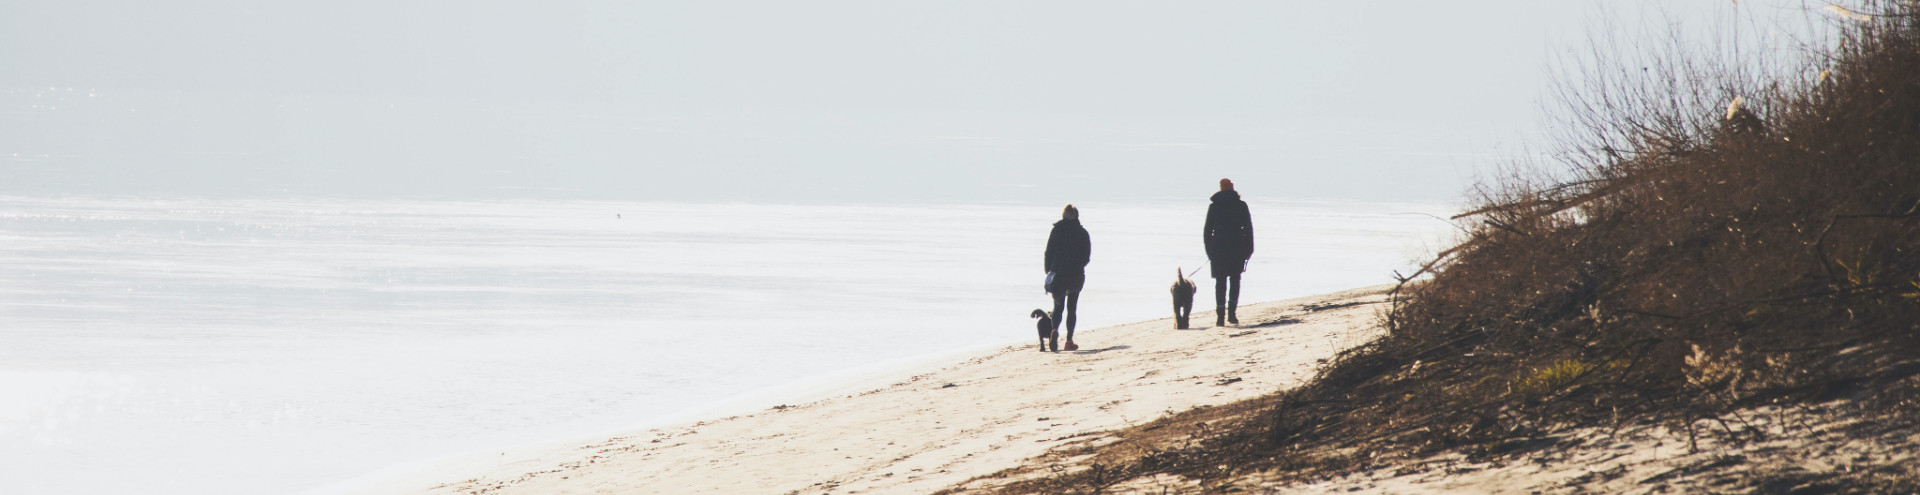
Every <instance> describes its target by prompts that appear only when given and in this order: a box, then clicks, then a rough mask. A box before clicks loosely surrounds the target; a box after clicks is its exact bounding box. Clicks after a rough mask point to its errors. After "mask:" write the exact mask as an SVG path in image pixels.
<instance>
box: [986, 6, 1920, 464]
mask: <svg viewBox="0 0 1920 495" xmlns="http://www.w3.org/2000/svg"><path fill="white" fill-rule="evenodd" d="M1860 12H1877V13H1876V14H1871V15H1870V16H1862V17H1860V18H1864V19H1867V20H1866V21H1863V22H1859V23H1858V24H1853V25H1851V26H1849V27H1848V28H1846V31H1845V35H1844V36H1845V38H1846V43H1844V44H1842V45H1841V47H1840V48H1838V49H1837V50H1835V51H1832V52H1826V53H1816V54H1813V55H1811V56H1809V57H1808V58H1807V60H1806V61H1805V65H1804V66H1802V67H1798V68H1797V70H1794V71H1782V72H1778V73H1785V74H1804V77H1800V76H1790V77H1785V78H1781V77H1774V78H1763V77H1756V76H1754V74H1757V73H1767V71H1755V70H1750V69H1751V68H1747V67H1740V66H1720V65H1713V64H1704V63H1700V62H1698V61H1696V60H1694V59H1691V58H1689V57H1687V56H1686V54H1685V53H1684V52H1678V51H1676V52H1673V53H1671V54H1668V55H1666V56H1663V57H1655V58H1653V59H1650V60H1652V62H1648V61H1647V60H1635V61H1634V63H1635V64H1644V65H1640V67H1645V69H1643V70H1632V69H1634V68H1636V67H1618V66H1614V67H1611V68H1608V67H1606V66H1601V67H1598V68H1591V69H1589V74H1588V75H1589V76H1591V79H1590V80H1589V81H1588V82H1589V83H1590V84H1575V85H1568V86H1567V88H1570V89H1569V91H1568V92H1567V94H1566V98H1567V104H1568V105H1567V106H1568V108H1569V109H1570V115H1574V116H1575V117H1573V118H1570V119H1569V121H1568V122H1569V124H1570V125H1569V126H1568V128H1567V129H1565V131H1566V134H1565V135H1564V136H1563V137H1562V138H1560V141H1561V143H1560V144H1561V145H1562V146H1563V148H1562V149H1560V150H1559V152H1558V153H1557V155H1558V156H1561V157H1563V159H1564V160H1566V165H1567V170H1566V171H1565V172H1563V173H1557V174H1536V175H1535V178H1533V179H1527V180H1521V179H1513V180H1508V181H1506V182H1504V183H1501V184H1498V185H1494V186H1488V187H1484V188H1482V190H1481V192H1480V193H1479V196H1480V198H1481V200H1480V205H1479V207H1477V208H1474V209H1473V210H1472V211H1470V212H1467V213H1464V214H1462V215H1460V216H1459V217H1456V218H1457V219H1458V220H1460V221H1461V222H1462V223H1463V225H1464V226H1465V227H1467V228H1468V230H1469V231H1470V233H1471V234H1470V235H1469V236H1468V237H1467V238H1466V239H1465V241H1464V242H1463V243H1461V244H1460V245H1459V246H1457V247H1455V248H1453V249H1450V250H1448V251H1446V252H1445V253H1443V254H1442V255H1440V256H1439V258H1438V259H1437V260H1435V261H1434V263H1433V264H1431V265H1429V266H1428V267H1426V268H1425V269H1423V270H1422V272H1421V273H1417V274H1415V275H1414V277H1418V279H1417V280H1414V279H1412V278H1410V280H1409V281H1407V282H1404V283H1403V285H1402V287H1401V288H1400V289H1399V290H1398V291H1397V296H1396V298H1395V302H1394V306H1393V308H1392V310H1391V312H1390V314H1389V315H1388V317H1387V319H1386V320H1387V321H1386V324H1387V325H1389V327H1390V329H1391V330H1392V335H1391V336H1389V337H1387V338H1385V339H1382V340H1380V341H1377V342H1374V343H1371V344H1369V345H1367V346H1363V347H1361V348H1357V349H1353V350H1351V351H1349V352H1347V353H1345V354H1343V355H1342V356H1341V357H1340V358H1339V359H1338V360H1337V362H1334V363H1332V364H1331V365H1329V366H1328V367H1327V368H1326V369H1324V370H1323V371H1322V372H1321V374H1320V375H1319V376H1318V377H1317V378H1316V379H1315V380H1314V381H1313V382H1311V383H1309V384H1307V385H1305V386H1302V387H1300V388H1298V389H1295V390H1290V391H1285V392H1281V393H1278V394H1276V395H1273V396H1271V397H1268V398H1264V399H1260V400H1257V401H1252V402H1248V403H1243V404H1237V405H1232V406H1226V407H1218V408H1210V409H1202V410H1196V411H1190V412H1187V413H1182V414H1178V415H1173V416H1170V417H1168V418H1166V419H1163V420H1160V421H1157V422H1154V423H1151V424H1147V425H1143V426H1140V427H1137V428H1133V429H1129V430H1126V431H1122V432H1116V436H1117V437H1118V438H1120V440H1119V441H1116V442H1113V443H1109V444H1105V445H1102V446H1097V447H1086V448H1084V449H1082V450H1077V451H1064V452H1058V453H1056V454H1057V455H1056V457H1054V458H1049V459H1040V460H1036V465H1049V466H1052V468H1050V470H1049V471H1048V472H1045V473H1041V472H1038V471H1036V470H1038V469H1039V468H1037V467H1033V466H1029V467H1027V468H1023V469H1022V470H1013V471H1009V472H1008V473H1002V476H1007V477H1008V478H1007V479H1018V480H1019V481H1013V482H1008V483H1006V484H1003V485H1000V486H999V489H1000V490H1001V491H1005V492H1011V493H1090V492H1099V491H1102V490H1103V489H1104V488H1105V487H1108V486H1112V485H1113V484H1114V483H1117V482H1120V481H1124V480H1128V479H1138V478H1142V477H1147V476H1166V475H1171V476H1176V477H1181V478H1184V479H1187V480H1191V481H1193V482H1195V483H1196V485H1195V486H1198V487H1201V488H1203V489H1206V490H1222V491H1227V490H1231V488H1232V487H1230V486H1227V485H1226V484H1227V483H1231V482H1232V480H1235V479H1239V478H1237V476H1238V475H1239V474H1244V473H1249V472H1261V473H1266V474H1265V475H1264V477H1265V478H1266V479H1270V480H1272V479H1278V480H1302V481H1304V480H1313V479H1319V478H1321V477H1325V476H1328V475H1331V474H1334V473H1340V472H1345V471H1348V470H1353V469H1358V468H1364V467H1367V466H1372V465H1377V464H1378V463H1381V462H1388V461H1391V460H1394V459H1407V458H1417V457H1421V456H1426V455H1431V454H1434V453H1438V452H1443V451H1444V452H1465V453H1467V454H1470V455H1472V456H1478V457H1497V456H1506V455H1513V454H1515V453H1517V452H1524V451H1527V450H1530V449H1538V448H1542V447H1543V446H1545V445H1550V442H1547V441H1545V440H1546V439H1550V438H1551V434H1552V433H1553V432H1555V431H1559V430H1561V429H1564V428H1569V427H1575V426H1596V425H1600V426H1604V425H1621V424H1626V423H1628V422H1635V423H1646V422H1663V423H1667V424H1672V425H1677V426H1680V425H1684V426H1680V427H1685V428H1689V431H1692V430H1691V428H1693V426H1692V425H1694V424H1695V423H1696V421H1695V420H1696V419H1700V418H1724V417H1729V415H1732V417H1735V418H1737V417H1738V414H1739V411H1741V410H1742V409H1745V408H1751V407H1755V406H1759V405H1765V404H1783V403H1807V402H1821V401H1831V400H1836V399H1844V400H1848V401H1852V402H1853V403H1855V404H1857V405H1859V406H1860V407H1863V408H1865V409H1866V410H1870V411H1920V385H1917V384H1916V379H1915V378H1913V377H1914V376H1915V375H1916V374H1920V253H1917V252H1916V250H1920V20H1917V19H1916V16H1920V10H1917V9H1916V7H1914V6H1913V4H1911V3H1905V2H1898V3H1889V4H1884V5H1879V6H1877V7H1876V9H1874V10H1862V11H1860ZM1849 19H1853V18H1852V17H1850V18H1849ZM1849 22H1853V21H1849ZM1616 63H1619V62H1616ZM1735 98H1739V99H1740V103H1739V104H1738V105H1732V104H1731V103H1732V102H1733V101H1734V99H1735ZM1541 175H1550V176H1554V177H1559V179H1557V180H1546V179H1540V178H1538V177H1539V176H1541ZM1735 431H1736V429H1735V428H1725V429H1724V430H1723V431H1721V432H1720V433H1715V432H1711V431H1702V432H1700V434H1703V435H1704V434H1721V435H1728V436H1738V435H1741V434H1736V433H1735ZM1742 434H1744V433H1742ZM1736 440H1737V439H1736ZM1051 469H1057V472H1056V471H1052V470H1051ZM1836 482H1837V483H1841V485H1840V486H1847V485H1845V483H1846V480H1845V479H1840V480H1838V481H1836ZM1862 483H1864V481H1863V482H1862ZM1887 483H1893V484H1891V485H1889V484H1887ZM1913 483H1914V480H1894V481H1891V482H1889V481H1887V480H1883V479H1877V480H1875V481H1873V484H1872V486H1875V487H1882V488H1885V487H1913V486H1914V485H1913ZM1861 486H1867V485H1861Z"/></svg>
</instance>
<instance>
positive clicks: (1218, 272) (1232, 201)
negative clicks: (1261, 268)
mask: <svg viewBox="0 0 1920 495" xmlns="http://www.w3.org/2000/svg"><path fill="white" fill-rule="evenodd" d="M1205 235H1206V241H1207V260H1208V262H1209V263H1211V264H1212V265H1213V270H1212V271H1213V275H1214V276H1215V277H1221V276H1226V275H1233V274H1236V273H1240V272H1241V271H1244V270H1245V269H1246V264H1247V260H1248V259H1249V258H1252V257H1253V214H1252V213H1249V212H1248V211H1247V202H1245V201H1241V200H1240V193H1237V192H1233V191H1220V192H1218V193H1214V195H1213V204H1212V205H1208V206H1207V226H1206V229H1205Z"/></svg>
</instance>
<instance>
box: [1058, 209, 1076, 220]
mask: <svg viewBox="0 0 1920 495" xmlns="http://www.w3.org/2000/svg"><path fill="white" fill-rule="evenodd" d="M1060 219H1061V220H1079V219H1080V209H1079V208H1074V207H1073V205H1067V209H1065V210H1060Z"/></svg>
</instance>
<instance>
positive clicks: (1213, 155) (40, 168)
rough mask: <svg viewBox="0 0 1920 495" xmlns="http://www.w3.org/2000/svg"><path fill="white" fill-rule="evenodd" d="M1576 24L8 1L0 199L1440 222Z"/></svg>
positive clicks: (1470, 10)
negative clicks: (297, 200)
mask: <svg viewBox="0 0 1920 495" xmlns="http://www.w3.org/2000/svg"><path fill="white" fill-rule="evenodd" d="M1597 4H1598V3H1597V2H1526V1H1518V0H1512V1H1497V2H1477V3H1472V4H1434V3H1431V2H1358V3H1353V2H1345V3H1330V2H1323V3H1312V4H1306V3H1300V4H1296V3H1286V4H1280V3H1269V2H1225V3H1208V4H1182V5H1178V6H1171V5H1159V4H1151V3H1132V2H1126V3H1111V2H1102V3H1090V2H1069V3H1046V4H1033V3H1024V2H968V3H952V4H931V3H896V2H832V3H807V4H804V5H801V4H793V3H784V2H727V3H706V2H702V3H697V4H655V3H646V4H627V3H622V2H558V3H540V4H524V5H523V4H517V3H513V2H497V1H495V2H413V3H403V4H388V3H379V2H344V3H328V4H271V5H262V4H253V3H241V2H221V1H189V2H167V3H165V4H154V3H144V2H114V1H95V2H58V3H54V2H0V41H3V43H0V67H8V68H9V69H8V70H6V71H0V135H4V136H6V138H5V139H4V140H3V141H0V163H4V164H5V166H4V167H3V168H0V194H12V195H75V194H79V195H88V194H95V195H185V196H212V197H276V196H298V197H316V196H318V197H363V198H448V199H489V198H556V199H609V200H667V201H702V200H720V201H774V202H803V203H807V202H836V201H853V202H864V201H882V202H888V201H938V202H952V201H1016V202H1029V201H1032V202H1056V201H1097V200H1128V199H1137V198H1183V197H1196V198H1198V197H1204V195H1205V194H1207V193H1208V192H1210V191H1211V190H1212V184H1213V181H1215V180H1217V179H1218V178H1219V177H1233V178H1235V180H1236V181H1237V182H1238V183H1239V184H1241V188H1242V190H1243V191H1246V192H1247V194H1249V195H1257V196H1260V197H1267V198H1275V199H1314V200H1357V201H1410V202H1444V201H1451V200H1455V199H1457V198H1459V197H1460V196H1461V195H1462V193H1463V191H1464V190H1465V189H1466V187H1467V186H1469V185H1470V184H1471V182H1472V180H1473V179H1474V178H1475V177H1476V176H1477V175H1483V174H1484V171H1486V170H1491V167H1492V166H1494V165H1497V164H1499V163H1500V161H1501V158H1502V157H1505V156H1511V155H1512V154H1513V153H1514V152H1515V151H1517V150H1519V149H1520V146H1521V139H1522V138H1524V137H1527V136H1528V135H1530V134H1531V133H1534V132H1536V131H1535V130H1536V129H1538V128H1539V125H1540V124H1539V119H1538V118H1537V111H1536V108H1537V104H1538V102H1539V101H1540V99H1541V97H1542V95H1543V94H1544V93H1545V91H1546V90H1547V74H1548V71H1547V67H1548V62H1549V59H1550V57H1551V56H1552V52H1553V50H1555V49H1562V48H1569V47H1573V48H1577V46H1578V45H1577V43H1575V42H1576V41H1577V40H1579V39H1580V37H1581V35H1582V33H1583V31H1584V29H1585V28H1586V27H1587V26H1588V25H1589V24H1590V23H1591V22H1592V20H1593V14H1594V12H1596V11H1597V7H1596V5H1597ZM1687 7H1695V8H1693V9H1692V10H1696V11H1700V12H1695V13H1693V14H1688V13H1687V12H1688V8H1687ZM1699 7H1702V6H1686V7H1674V8H1673V9H1672V10H1675V11H1679V12H1678V14H1677V15H1681V16H1685V15H1708V16H1710V15H1717V14H1714V12H1716V11H1715V10H1714V9H1713V8H1699Z"/></svg>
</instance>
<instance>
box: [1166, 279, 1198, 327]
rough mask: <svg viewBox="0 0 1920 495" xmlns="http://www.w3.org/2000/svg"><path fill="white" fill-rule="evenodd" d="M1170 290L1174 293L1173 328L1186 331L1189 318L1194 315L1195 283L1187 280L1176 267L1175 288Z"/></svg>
mask: <svg viewBox="0 0 1920 495" xmlns="http://www.w3.org/2000/svg"><path fill="white" fill-rule="evenodd" d="M1170 290H1171V291H1172V292H1173V328H1178V329H1183V330H1184V329H1186V328H1187V317H1189V316H1192V315H1193V292H1194V291H1195V288H1194V286H1193V281H1192V280H1187V276H1186V275H1183V274H1181V273H1180V268H1179V267H1174V269H1173V287H1172V288H1171V289H1170Z"/></svg>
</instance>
